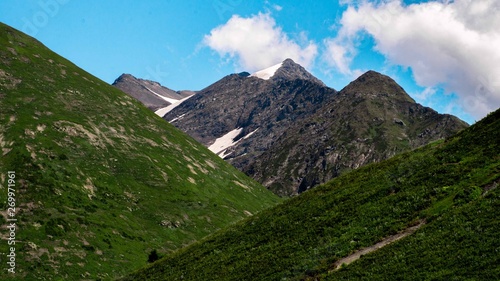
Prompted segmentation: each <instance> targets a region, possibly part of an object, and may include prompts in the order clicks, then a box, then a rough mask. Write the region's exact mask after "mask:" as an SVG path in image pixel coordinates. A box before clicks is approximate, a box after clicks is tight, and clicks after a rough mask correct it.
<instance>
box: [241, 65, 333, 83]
mask: <svg viewBox="0 0 500 281" xmlns="http://www.w3.org/2000/svg"><path fill="white" fill-rule="evenodd" d="M250 76H251V77H257V78H261V79H264V80H274V81H283V80H296V79H302V80H311V81H314V82H316V83H319V84H321V85H324V83H323V82H322V81H321V80H319V79H318V78H316V77H314V76H313V75H312V74H311V73H309V72H308V71H307V70H306V69H305V68H304V67H302V66H301V65H300V64H298V63H296V62H294V61H293V60H292V59H290V58H287V59H285V60H284V61H282V62H281V63H278V64H275V65H273V66H271V67H268V68H266V69H263V70H260V71H257V72H255V73H253V74H252V75H250Z"/></svg>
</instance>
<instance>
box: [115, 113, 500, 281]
mask: <svg viewBox="0 0 500 281" xmlns="http://www.w3.org/2000/svg"><path fill="white" fill-rule="evenodd" d="M499 139H500V111H496V112H495V113H492V114H490V115H489V116H488V117H486V118H485V119H483V120H482V121H480V122H478V123H477V124H475V125H473V126H471V127H470V128H468V129H466V130H464V131H462V132H460V133H458V134H457V135H456V136H454V137H451V138H447V139H446V140H443V141H439V142H434V143H431V144H429V145H427V146H425V147H423V148H419V149H416V150H414V151H411V152H408V153H404V154H400V155H398V156H395V157H393V158H391V159H389V160H386V161H383V162H381V163H378V164H370V165H367V166H365V167H363V168H360V169H358V170H355V171H352V172H350V173H347V174H344V175H342V176H340V177H338V178H336V179H334V180H332V181H330V182H328V183H327V184H324V185H321V186H318V187H317V188H315V189H312V190H309V191H307V192H305V193H303V194H302V195H301V196H298V197H295V198H292V199H290V200H287V201H285V202H283V203H282V204H280V205H278V206H276V207H273V208H270V209H268V210H265V211H263V212H261V213H259V214H258V215H256V216H253V217H251V218H248V219H245V220H244V221H242V222H239V223H237V224H236V225H232V226H230V227H229V228H227V229H225V230H223V231H220V232H218V233H216V234H215V235H212V236H210V237H208V238H206V239H204V240H202V241H198V242H197V243H194V244H193V245H191V246H189V247H186V248H184V249H181V250H179V251H177V252H175V253H173V254H171V255H169V256H167V257H165V258H164V259H162V260H161V261H158V262H157V263H155V264H153V265H151V266H148V267H146V268H144V269H141V270H140V271H137V272H136V273H134V274H133V275H130V276H128V277H126V278H124V280H182V279H183V280H304V279H306V280H307V279H310V280H318V279H319V280H323V279H327V280H339V279H343V280H358V279H364V280H406V279H414V280H434V279H438V280H452V279H456V280H461V279H473V280H498V279H499V278H500V270H499V266H498V265H499V264H500V240H499V239H498V237H499V235H500V221H499V220H498V217H499V216H500V208H499V207H500V206H499V204H500V203H499V201H498V199H499V197H500V189H499V188H497V186H498V184H499V183H500V143H499V141H498V140H499ZM419 224H423V226H421V227H420V229H418V230H417V231H416V232H415V233H413V234H411V235H409V236H407V237H405V238H403V239H401V240H399V241H397V242H394V243H392V244H389V245H387V246H385V247H384V248H382V249H380V250H378V251H375V252H373V253H370V254H367V255H365V256H363V257H361V259H359V260H357V261H355V262H354V263H352V264H349V265H345V266H343V267H342V268H341V269H340V270H335V265H334V264H335V262H336V261H338V260H339V259H341V258H343V257H346V256H349V255H350V254H352V253H354V252H355V251H357V250H359V249H363V248H366V247H369V246H372V245H375V244H377V243H378V242H380V241H383V240H384V238H387V237H389V236H391V235H393V234H397V233H400V232H403V231H405V230H407V229H409V228H410V227H412V226H415V225H419Z"/></svg>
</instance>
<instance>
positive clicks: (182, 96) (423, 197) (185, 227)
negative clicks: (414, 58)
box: [0, 23, 500, 281]
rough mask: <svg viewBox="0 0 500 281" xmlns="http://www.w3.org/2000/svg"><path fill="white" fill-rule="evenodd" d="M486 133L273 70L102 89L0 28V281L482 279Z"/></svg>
mask: <svg viewBox="0 0 500 281" xmlns="http://www.w3.org/2000/svg"><path fill="white" fill-rule="evenodd" d="M499 133H500V111H499V110H497V111H495V112H492V113H490V114H489V115H488V116H487V117H485V118H484V119H483V120H481V121H479V122H477V123H476V124H473V125H472V126H469V125H468V124H467V123H465V122H463V121H462V120H460V119H458V118H457V117H455V116H452V115H448V114H440V113H438V112H436V111H435V110H433V109H431V108H429V107H425V106H422V105H420V104H418V103H416V102H415V101H414V100H413V99H412V98H411V97H410V96H409V95H408V94H407V93H406V92H405V90H404V89H403V88H402V87H401V86H399V85H398V84H397V83H396V82H395V81H394V80H393V79H392V78H390V77H388V76H386V75H383V74H381V73H377V72H375V71H368V72H366V73H364V74H363V75H361V76H359V77H358V78H357V79H356V80H355V81H352V82H351V83H350V84H348V85H347V86H346V87H344V88H343V89H341V90H335V89H333V88H330V87H328V86H327V85H325V84H324V83H323V82H322V81H320V80H319V79H317V78H316V77H314V76H313V75H312V74H311V73H309V72H308V71H307V70H306V69H305V68H303V67H302V66H300V65H299V64H297V63H295V62H294V61H293V60H291V59H286V60H284V61H283V62H281V63H279V64H277V65H274V66H271V67H270V68H267V69H264V70H262V71H258V72H255V73H252V74H251V73H247V72H242V73H237V74H229V75H227V76H225V77H223V78H221V79H220V80H218V81H215V82H214V83H213V84H211V85H209V86H207V87H206V88H204V89H201V90H196V91H195V90H182V91H176V90H172V89H169V88H167V87H165V86H162V85H160V84H159V83H158V82H155V81H150V80H144V79H140V78H136V77H134V76H132V75H130V74H124V75H122V76H120V77H118V78H117V79H116V81H115V83H113V85H109V84H107V83H106V82H103V81H101V80H100V79H98V78H96V77H94V76H92V75H91V74H89V73H87V72H85V71H84V70H82V69H80V68H79V67H78V66H76V65H75V64H73V63H72V62H70V61H68V60H66V59H64V58H63V57H61V56H59V55H58V54H56V53H54V52H52V51H51V50H49V49H48V48H46V47H45V46H44V45H43V44H42V43H41V42H39V41H37V40H35V39H34V38H32V37H29V36H28V35H26V34H23V33H22V32H20V31H18V30H16V29H14V28H11V27H9V26H7V25H4V24H2V23H0V151H1V153H2V157H1V161H0V185H1V189H0V204H1V205H2V206H1V208H0V210H1V216H0V225H1V228H0V235H1V236H2V239H1V241H0V253H2V256H0V261H1V262H2V265H1V268H2V271H0V279H2V280H3V279H8V280H204V281H205V280H498V279H499V278H500V267H499V266H498V264H500V242H499V240H498V239H497V238H498V235H499V233H500V223H499V220H498V219H497V218H498V216H499V215H500V214H499V212H500V205H499V204H500V203H499V202H500V201H499V197H500V189H498V188H497V187H498V184H499V183H500V156H499V155H500V143H499V142H498V140H499V139H500V136H499ZM12 175H15V176H14V177H13V176H12ZM9 187H11V188H12V190H14V191H12V192H11V193H9V192H7V191H11V190H9V189H8V188H9ZM9 198H14V199H9ZM12 202H15V203H14V204H15V206H16V209H15V212H14V216H15V218H16V221H15V231H14V233H15V239H10V240H9V237H12V233H13V230H12V227H9V226H10V225H12V221H11V219H12V216H11V215H10V213H9V211H8V210H9V207H11V206H12V204H11V203H12ZM11 240H14V241H15V242H14V243H9V241H11ZM12 249H14V250H12ZM12 252H14V253H15V258H14V263H15V264H14V267H15V274H13V273H12V272H9V271H7V270H3V269H4V268H6V267H8V266H9V265H7V262H6V259H8V257H7V256H6V255H4V254H3V253H12ZM11 268H12V266H11Z"/></svg>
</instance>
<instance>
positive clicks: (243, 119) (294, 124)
mask: <svg viewBox="0 0 500 281" xmlns="http://www.w3.org/2000/svg"><path fill="white" fill-rule="evenodd" d="M278 66H279V67H278ZM269 69H270V70H269ZM269 69H265V70H264V72H263V73H264V74H265V78H267V79H262V78H259V77H253V76H252V75H250V76H241V75H238V74H232V75H228V76H226V77H224V78H222V79H220V80H219V81H217V82H215V83H213V84H212V85H210V86H208V87H206V88H205V89H203V90H201V91H200V92H199V93H198V95H197V96H195V97H193V98H191V99H190V100H188V101H186V102H185V103H183V104H181V105H179V106H178V107H176V108H175V109H173V110H172V111H170V112H169V113H167V114H166V115H165V116H164V119H165V120H167V121H172V124H173V125H175V126H176V127H178V128H180V129H181V130H183V131H184V132H186V133H188V134H190V135H191V136H192V137H194V138H195V139H197V140H198V141H200V142H201V143H203V144H204V145H206V146H209V147H210V146H213V144H214V143H215V142H216V141H217V140H220V139H224V138H229V137H230V136H232V134H233V133H234V132H235V130H239V132H240V133H239V134H238V135H237V136H236V137H234V138H233V139H232V142H229V143H228V144H227V145H226V146H224V147H219V149H218V150H214V151H215V152H216V153H218V154H219V155H221V156H223V158H224V159H226V160H227V161H228V162H229V163H231V164H233V165H234V166H235V167H237V168H238V169H240V170H241V171H244V172H245V173H246V174H247V175H250V176H252V177H254V178H255V179H256V180H258V181H259V182H260V183H262V184H264V186H266V187H268V188H270V189H271V190H272V191H273V192H275V193H276V194H279V195H280V196H290V195H296V194H298V193H300V192H303V191H304V190H307V189H309V188H311V187H313V186H315V185H317V184H319V183H324V182H326V181H328V180H329V179H331V178H333V177H335V176H338V175H339V174H340V173H342V172H343V171H347V170H351V169H355V168H358V167H359V166H361V165H364V164H368V163H370V162H372V161H380V160H382V159H386V158H389V157H391V156H393V155H395V154H396V153H399V152H402V151H405V150H408V149H412V148H416V147H418V146H420V145H423V144H426V143H427V142H429V141H433V140H437V139H439V138H443V137H447V136H450V135H452V134H453V133H455V132H457V131H459V130H461V129H463V128H466V127H467V126H468V124H466V123H464V122H463V121H461V120H459V119H458V118H456V117H452V116H450V115H441V114H439V113H437V112H436V111H434V110H432V109H430V108H427V107H423V106H421V105H419V104H417V103H416V102H415V101H414V100H413V99H412V98H411V97H410V96H409V95H408V94H407V93H406V92H405V91H404V89H403V88H402V87H401V86H399V85H398V84H397V83H396V82H395V81H394V80H393V79H392V78H390V77H388V76H386V75H383V74H380V73H378V72H375V71H368V72H366V73H364V74H363V75H361V76H360V77H358V78H357V79H356V80H354V81H352V82H351V83H349V85H347V86H346V87H344V89H342V90H341V91H340V92H337V91H336V90H335V89H332V88H329V87H327V86H325V85H324V83H323V82H321V81H320V80H318V79H316V78H314V76H312V74H310V73H309V72H307V71H306V70H305V69H304V68H303V67H302V66H300V65H298V64H296V63H294V62H293V61H292V60H290V59H288V60H285V61H284V62H282V63H281V64H278V65H275V66H273V67H270V68H269ZM268 70H269V71H268ZM271 70H274V71H275V72H274V73H271V72H272V71H271ZM268 72H269V73H268ZM257 73H259V72H257ZM261 74H262V73H261ZM229 100H230V101H231V102H230V103H227V102H226V101H229ZM365 113H366V114H365ZM251 133H252V134H251ZM249 134H251V135H250V136H249ZM241 138H243V139H241ZM374 138H375V139H374ZM240 139H241V140H240ZM360 140H365V141H360ZM222 148H224V149H222ZM304 149H305V150H304ZM334 150H336V151H334ZM327 154H328V155H327Z"/></svg>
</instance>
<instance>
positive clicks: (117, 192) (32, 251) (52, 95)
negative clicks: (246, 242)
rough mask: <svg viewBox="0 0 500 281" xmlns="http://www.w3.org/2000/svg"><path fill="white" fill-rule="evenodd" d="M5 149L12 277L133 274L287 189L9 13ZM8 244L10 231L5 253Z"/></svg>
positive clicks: (0, 42)
mask: <svg viewBox="0 0 500 281" xmlns="http://www.w3.org/2000/svg"><path fill="white" fill-rule="evenodd" d="M0 153H2V154H0V155H2V156H1V161H0V185H2V188H0V211H4V210H6V209H7V205H6V202H7V191H6V189H4V187H5V186H6V184H7V171H15V172H16V183H17V186H16V189H17V190H16V204H17V207H18V213H17V216H16V218H17V219H18V230H17V233H16V234H17V236H16V238H17V243H16V253H17V260H16V262H17V270H16V271H17V273H16V275H13V276H9V277H14V279H15V278H17V279H19V280H31V279H41V280H42V279H47V280H57V279H58V278H60V279H61V280H77V279H99V278H102V279H112V278H116V277H118V276H123V275H124V274H126V273H127V272H130V271H132V270H134V269H137V268H139V267H141V266H143V265H145V264H146V260H147V257H148V254H149V252H150V251H151V250H152V249H158V250H159V252H160V253H167V252H170V251H172V250H175V249H177V248H179V247H181V246H184V245H187V244H189V243H191V242H193V241H195V240H197V239H200V238H201V237H203V236H205V235H207V234H209V233H212V232H214V231H215V230H217V229H220V228H222V227H224V226H227V225H228V224H230V223H232V222H235V221H237V220H239V219H242V218H244V217H247V216H248V215H249V213H256V212H259V211H260V210H262V209H264V208H267V207H269V206H271V205H274V204H275V203H277V202H278V201H279V200H280V199H279V198H277V197H276V196H275V195H273V194H272V193H271V192H269V191H267V190H265V189H264V188H263V187H261V186H260V185H259V184H257V183H256V182H254V181H252V180H250V179H249V178H248V177H246V176H245V175H244V174H242V173H240V172H239V171H237V170H236V169H234V168H233V167H231V166H230V165H228V164H227V163H225V162H224V161H223V160H221V159H220V158H219V157H216V156H215V155H213V154H212V153H211V152H209V151H208V149H206V148H205V147H203V146H202V145H199V144H197V143H196V142H195V141H194V140H193V139H192V138H190V137H188V136H187V135H185V134H184V133H182V132H180V131H178V130H177V129H175V128H174V127H173V126H171V125H169V124H168V123H167V122H165V121H164V120H162V119H161V118H159V117H157V116H156V115H155V114H154V113H152V112H151V111H149V110H148V109H146V108H145V107H143V106H142V105H141V104H139V102H136V101H135V100H134V99H133V98H131V97H129V96H128V95H126V94H124V93H122V92H121V91H119V90H117V89H115V88H114V87H111V86H110V85H108V84H106V83H105V82H103V81H101V80H99V79H97V78H95V77H93V76H91V75H90V74H88V73H86V72H84V71H83V70H81V69H79V68H78V67H76V66H75V65H74V64H72V63H70V62H69V61H67V60H65V59H63V58H61V57H60V56H58V55H57V54H55V53H53V52H51V51H50V50H48V49H47V48H46V47H44V46H43V45H42V44H40V43H39V42H37V41H35V40H34V39H32V38H30V37H28V36H25V35H23V34H21V33H20V32H18V31H16V30H14V29H11V28H9V27H7V26H5V25H3V24H1V23H0ZM3 215H5V213H3ZM4 220H5V218H4V217H3V216H0V225H2V226H5V225H6V222H5V221H4ZM1 235H2V237H4V239H5V236H6V235H7V231H6V229H5V228H2V229H1ZM7 247H8V245H7V242H6V241H5V240H2V241H0V252H1V253H6V252H7V249H8V248H7ZM2 255H3V254H2ZM1 260H4V257H2V258H1ZM0 267H1V268H2V270H1V271H0V279H4V278H6V277H7V272H6V270H4V269H6V265H5V263H4V262H2V264H1V265H0Z"/></svg>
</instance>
